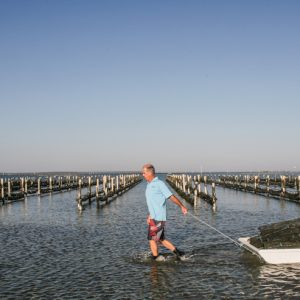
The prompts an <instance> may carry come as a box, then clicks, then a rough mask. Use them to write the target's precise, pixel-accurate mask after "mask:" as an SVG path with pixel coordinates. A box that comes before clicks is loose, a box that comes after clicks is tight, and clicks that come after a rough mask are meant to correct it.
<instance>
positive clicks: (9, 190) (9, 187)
mask: <svg viewBox="0 0 300 300" xmlns="http://www.w3.org/2000/svg"><path fill="white" fill-rule="evenodd" d="M7 196H8V197H11V182H10V178H9V179H8V181H7Z"/></svg>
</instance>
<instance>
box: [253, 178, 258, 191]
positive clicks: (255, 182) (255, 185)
mask: <svg viewBox="0 0 300 300" xmlns="http://www.w3.org/2000/svg"><path fill="white" fill-rule="evenodd" d="M257 179H258V176H254V192H255V193H256V189H257Z"/></svg>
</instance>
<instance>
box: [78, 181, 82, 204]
mask: <svg viewBox="0 0 300 300" xmlns="http://www.w3.org/2000/svg"><path fill="white" fill-rule="evenodd" d="M81 183H82V180H81V178H79V180H78V199H81Z"/></svg>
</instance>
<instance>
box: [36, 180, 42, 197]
mask: <svg viewBox="0 0 300 300" xmlns="http://www.w3.org/2000/svg"><path fill="white" fill-rule="evenodd" d="M37 194H38V195H40V194H41V178H40V177H39V178H38V189H37Z"/></svg>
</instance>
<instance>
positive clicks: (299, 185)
mask: <svg viewBox="0 0 300 300" xmlns="http://www.w3.org/2000/svg"><path fill="white" fill-rule="evenodd" d="M297 189H298V199H299V200H300V176H298V185H297Z"/></svg>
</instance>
